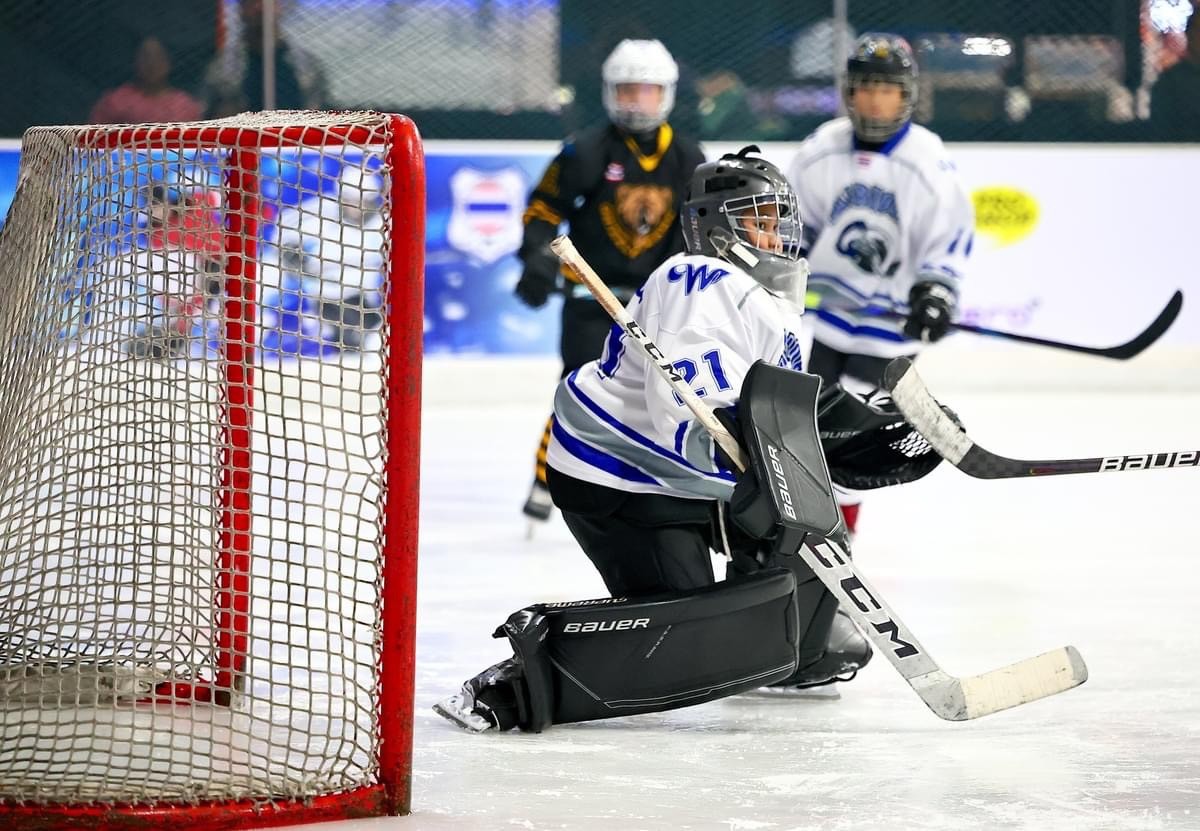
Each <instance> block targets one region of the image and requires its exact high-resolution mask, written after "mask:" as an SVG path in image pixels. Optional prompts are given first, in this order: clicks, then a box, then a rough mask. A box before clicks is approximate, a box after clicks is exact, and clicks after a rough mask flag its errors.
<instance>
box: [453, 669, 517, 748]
mask: <svg viewBox="0 0 1200 831" xmlns="http://www.w3.org/2000/svg"><path fill="white" fill-rule="evenodd" d="M519 677H520V669H519V668H518V665H517V664H516V662H515V660H514V659H512V658H506V659H505V660H503V661H501V662H500V663H498V664H494V665H492V666H490V667H488V668H487V669H485V670H484V671H483V672H481V673H479V674H478V675H476V676H475V677H474V678H472V679H470V680H469V681H467V682H466V683H465V684H463V685H462V689H461V690H459V691H458V692H457V693H455V694H454V695H451V696H448V697H446V698H444V699H442V700H441V701H439V702H438V703H437V704H434V705H433V711H434V712H435V713H437V714H438V715H439V716H441V717H442V718H445V719H448V720H449V721H452V722H454V723H455V724H457V725H458V726H459V727H461V728H463V729H464V730H470V731H471V732H472V733H483V732H486V731H488V730H497V729H498V730H509V729H511V728H513V727H514V726H516V723H517V703H516V696H515V693H514V692H513V690H512V688H511V686H509V685H508V684H505V683H500V682H503V681H507V680H509V679H512V678H519Z"/></svg>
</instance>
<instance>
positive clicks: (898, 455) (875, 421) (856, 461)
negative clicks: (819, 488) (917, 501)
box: [817, 384, 962, 490]
mask: <svg viewBox="0 0 1200 831" xmlns="http://www.w3.org/2000/svg"><path fill="white" fill-rule="evenodd" d="M938 406H940V407H941V408H942V409H943V410H944V411H945V412H946V414H947V415H948V416H950V418H951V420H953V421H954V423H955V424H958V425H959V426H962V423H961V422H960V421H959V420H958V416H957V415H955V413H954V412H953V411H952V410H951V409H950V408H949V407H946V406H945V405H943V404H939V405H938ZM817 427H818V430H819V435H820V437H821V447H822V449H823V450H824V451H825V460H826V463H827V464H828V465H829V477H830V478H831V479H832V480H833V481H834V482H835V483H836V484H838V485H841V486H842V487H844V488H850V489H852V490H872V489H874V488H884V487H887V486H889V485H902V484H904V483H906V482H914V481H916V480H917V479H920V478H921V477H922V476H925V475H927V474H929V473H932V472H933V469H934V468H935V467H937V466H938V465H939V464H940V463H941V461H942V457H941V456H939V455H938V454H937V453H936V452H935V451H934V449H933V448H932V447H930V446H929V442H927V441H926V440H925V439H924V438H923V437H922V436H921V434H920V433H918V432H916V431H915V430H913V428H912V425H910V424H909V423H908V422H907V421H905V420H904V416H903V415H902V414H901V413H900V411H899V410H898V409H897V408H896V404H895V402H893V401H892V399H891V398H890V397H889V396H887V395H886V394H885V393H883V392H881V391H876V394H874V395H872V396H870V398H861V397H859V396H857V395H854V394H853V393H849V392H846V390H844V389H843V388H842V387H841V385H840V384H833V385H831V386H829V387H828V388H826V389H823V390H821V396H820V398H819V399H818V400H817Z"/></svg>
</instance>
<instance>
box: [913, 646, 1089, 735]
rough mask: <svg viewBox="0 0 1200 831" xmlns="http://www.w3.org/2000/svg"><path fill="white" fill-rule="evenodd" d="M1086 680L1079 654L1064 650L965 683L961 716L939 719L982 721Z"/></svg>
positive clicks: (1030, 659)
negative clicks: (987, 716)
mask: <svg viewBox="0 0 1200 831" xmlns="http://www.w3.org/2000/svg"><path fill="white" fill-rule="evenodd" d="M1087 677H1088V671H1087V665H1086V664H1085V663H1084V662H1083V656H1082V655H1080V654H1079V650H1077V649H1076V648H1075V647H1073V646H1064V647H1062V648H1061V649H1055V650H1053V651H1051V652H1047V653H1045V654H1043V655H1038V656H1037V657H1035V658H1026V659H1025V660H1024V661H1018V662H1017V663H1015V664H1013V665H1011V666H1007V667H1004V668H1003V669H997V670H993V671H991V672H985V673H984V674H983V675H974V676H972V677H970V678H964V679H962V681H961V682H960V683H961V684H962V693H963V694H962V704H963V709H962V712H961V713H959V714H943V713H938V715H939V716H941V717H942V718H947V719H950V720H952V721H965V720H967V719H974V718H979V717H980V716H986V715H989V714H990V713H995V712H999V711H1000V710H1007V709H1008V708H1010V707H1016V706H1018V705H1020V704H1027V703H1029V702H1030V701H1037V700H1038V699H1039V698H1047V697H1049V696H1052V695H1056V694H1058V693H1060V692H1066V691H1067V690H1069V689H1072V688H1074V687H1078V686H1079V685H1080V684H1082V683H1083V682H1084V681H1086V680H1087ZM935 712H936V711H935Z"/></svg>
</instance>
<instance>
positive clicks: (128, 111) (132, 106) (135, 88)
mask: <svg viewBox="0 0 1200 831" xmlns="http://www.w3.org/2000/svg"><path fill="white" fill-rule="evenodd" d="M170 78H171V57H170V56H169V55H168V54H167V50H166V47H164V46H163V44H162V41H160V40H159V39H158V38H156V37H154V36H153V35H152V36H150V37H147V38H146V39H145V40H143V41H142V42H141V44H139V45H138V48H137V52H135V53H134V59H133V80H132V81H130V82H128V83H126V84H122V85H121V86H119V87H117V88H116V89H111V90H109V91H108V92H106V93H104V95H102V96H100V99H99V100H97V101H96V104H95V106H93V107H92V114H91V116H90V118H89V120H90V121H91V123H93V124H140V123H142V122H146V121H195V120H196V119H198V118H200V116H201V115H202V114H203V109H204V108H203V105H202V104H201V103H200V102H199V101H198V100H197V99H195V98H193V97H192V96H191V95H188V94H187V93H186V92H184V91H183V90H181V89H176V88H175V87H173V86H171V85H170Z"/></svg>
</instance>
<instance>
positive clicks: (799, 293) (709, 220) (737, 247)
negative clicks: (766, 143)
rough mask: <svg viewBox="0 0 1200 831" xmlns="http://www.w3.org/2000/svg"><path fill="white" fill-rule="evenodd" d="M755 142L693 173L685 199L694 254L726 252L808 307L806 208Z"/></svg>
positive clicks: (686, 235) (689, 247)
mask: <svg viewBox="0 0 1200 831" xmlns="http://www.w3.org/2000/svg"><path fill="white" fill-rule="evenodd" d="M759 152H760V151H759V149H758V147H756V146H755V145H749V146H748V147H743V148H742V149H741V150H739V151H738V152H737V153H726V154H725V155H724V156H722V157H721V158H719V159H717V160H716V161H712V162H705V163H704V164H702V165H700V166H699V167H697V168H696V170H695V172H694V173H692V181H691V183H690V184H689V185H688V193H687V198H686V199H685V200H684V203H683V240H684V245H685V246H686V248H687V250H688V253H689V254H706V255H708V256H712V257H720V258H721V259H723V260H726V261H727V262H730V263H732V264H734V265H736V266H737V267H738V268H741V269H742V270H744V271H745V272H747V273H748V274H749V275H750V276H751V277H753V278H754V279H755V280H757V281H758V282H759V283H761V284H762V285H763V286H765V287H766V288H767V289H769V290H770V291H772V292H774V293H775V294H777V295H779V296H781V297H784V298H786V299H788V300H791V301H792V302H794V303H796V304H797V305H798V306H799V307H800V308H801V309H803V307H804V293H805V289H806V283H807V279H808V268H807V265H806V263H805V262H804V260H803V258H802V257H801V256H800V253H801V232H802V226H801V224H800V209H799V206H798V205H797V202H796V194H795V191H793V190H792V186H791V184H789V183H788V180H787V177H786V176H784V175H783V173H782V172H781V171H780V170H779V168H777V167H776V166H775V165H773V164H771V163H770V162H769V161H767V160H766V159H762V158H759V157H757V156H756V155H751V154H757V153H759Z"/></svg>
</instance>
